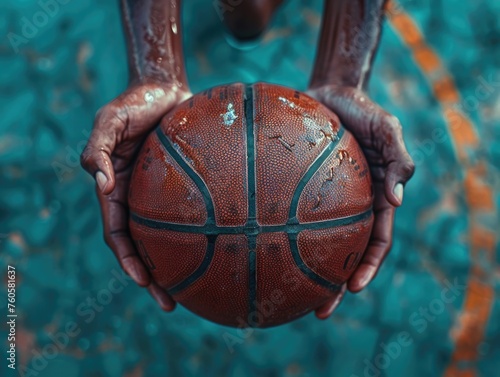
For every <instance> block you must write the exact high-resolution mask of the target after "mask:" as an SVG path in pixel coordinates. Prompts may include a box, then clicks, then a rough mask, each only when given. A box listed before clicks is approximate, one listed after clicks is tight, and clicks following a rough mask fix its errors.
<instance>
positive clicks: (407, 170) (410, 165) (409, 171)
mask: <svg viewBox="0 0 500 377" xmlns="http://www.w3.org/2000/svg"><path fill="white" fill-rule="evenodd" d="M401 173H402V174H403V176H404V177H407V178H410V177H411V176H412V175H413V173H415V163H414V162H413V161H411V160H410V161H406V162H405V163H403V164H402V165H401Z"/></svg>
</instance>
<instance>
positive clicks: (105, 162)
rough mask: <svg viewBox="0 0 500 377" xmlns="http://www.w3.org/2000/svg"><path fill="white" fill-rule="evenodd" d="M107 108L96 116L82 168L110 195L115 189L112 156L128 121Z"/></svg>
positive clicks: (102, 190)
mask: <svg viewBox="0 0 500 377" xmlns="http://www.w3.org/2000/svg"><path fill="white" fill-rule="evenodd" d="M110 109H111V108H110V107H105V108H104V109H103V110H101V111H99V112H98V113H97V115H96V119H95V122H94V129H93V130H92V134H91V135H90V138H89V141H88V143H87V145H86V147H85V149H84V150H83V152H82V154H81V156H80V162H81V165H82V167H83V168H84V169H85V170H86V171H87V172H88V173H89V174H90V175H92V176H93V177H94V179H95V180H96V183H97V185H98V187H99V189H100V190H101V192H102V193H103V194H109V193H111V192H112V191H113V189H114V187H115V171H114V169H113V163H112V161H111V155H112V153H113V151H114V149H115V147H116V143H117V134H118V133H119V132H121V130H123V129H124V128H125V123H124V122H126V120H123V116H122V118H120V117H117V113H116V112H114V111H113V110H110Z"/></svg>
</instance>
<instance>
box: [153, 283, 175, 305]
mask: <svg viewBox="0 0 500 377" xmlns="http://www.w3.org/2000/svg"><path fill="white" fill-rule="evenodd" d="M148 291H149V293H150V294H151V296H152V297H153V298H154V299H155V300H156V302H157V303H158V304H159V305H160V307H161V308H162V310H164V311H166V312H171V311H172V310H174V309H175V301H174V299H173V298H172V297H171V296H170V295H169V294H168V293H167V292H166V291H165V290H164V289H163V288H161V287H160V286H159V285H158V284H157V283H155V282H154V281H151V284H149V286H148Z"/></svg>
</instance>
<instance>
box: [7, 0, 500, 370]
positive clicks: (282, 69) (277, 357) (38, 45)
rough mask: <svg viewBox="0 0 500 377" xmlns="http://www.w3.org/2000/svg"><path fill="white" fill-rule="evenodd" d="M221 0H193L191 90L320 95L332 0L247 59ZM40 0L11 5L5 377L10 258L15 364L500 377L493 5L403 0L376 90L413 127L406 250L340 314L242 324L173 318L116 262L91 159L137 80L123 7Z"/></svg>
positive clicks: (399, 241)
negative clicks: (315, 83)
mask: <svg viewBox="0 0 500 377" xmlns="http://www.w3.org/2000/svg"><path fill="white" fill-rule="evenodd" d="M219 1H222V2H223V3H227V4H230V2H229V1H226V0H215V1H211V0H187V1H185V2H184V46H185V50H184V51H185V55H186V61H187V69H188V74H189V81H190V84H191V88H192V90H193V91H194V92H198V91H201V90H203V89H206V88H208V87H211V86H214V85H217V84H221V83H225V82H232V81H243V82H254V81H268V82H272V83H278V84H283V85H286V86H291V87H294V88H297V89H299V90H305V89H306V87H307V83H308V79H309V75H310V71H311V68H312V63H313V59H314V56H315V51H316V39H317V36H318V31H319V26H320V21H321V10H322V1H319V0H314V1H312V0H311V1H308V2H303V1H299V0H287V1H285V3H284V5H283V6H282V8H281V9H280V10H279V11H278V12H277V14H276V17H275V18H274V21H273V23H272V25H271V27H270V29H269V30H268V31H267V32H266V34H265V35H264V37H263V39H262V41H261V43H260V44H259V45H258V47H256V48H255V49H253V50H250V51H240V50H237V49H234V48H233V47H231V46H230V45H229V44H228V43H227V42H226V40H225V37H224V30H223V27H222V23H221V20H220V17H219V14H218V13H217V9H218V8H217V7H216V5H217V3H218V2H219ZM44 3H45V2H44V1H43V0H42V1H41V2H38V1H35V0H2V1H1V3H0V35H1V39H0V85H1V90H0V130H1V131H0V253H1V254H0V255H1V257H0V269H1V276H2V288H1V290H0V292H2V293H1V294H0V316H2V319H1V320H0V322H1V324H0V329H1V334H0V344H2V353H1V354H2V356H1V360H0V375H1V376H4V375H10V374H9V372H12V371H11V370H10V369H8V368H7V364H8V362H7V360H6V357H5V356H6V354H7V352H5V351H6V349H7V347H6V346H7V343H8V342H7V331H8V329H9V328H8V326H7V324H6V322H7V317H6V315H7V293H6V290H7V265H12V266H14V267H15V268H16V278H17V301H16V310H17V313H18V317H17V328H16V330H17V334H16V343H17V368H18V369H17V371H16V372H15V373H13V375H18V374H19V375H21V376H43V377H45V376H48V377H59V376H65V377H73V376H75V377H76V376H78V377H79V376H82V377H98V376H113V377H114V376H126V377H141V376H154V377H156V376H204V377H210V376H217V377H218V376H238V377H239V376H242V377H246V376H255V375H258V376H269V377H274V376H287V377H313V376H314V377H316V376H341V377H356V376H358V377H360V376H371V377H377V376H387V377H389V376H395V377H400V376H405V377H416V376H447V377H450V376H453V377H454V376H466V377H474V376H488V377H489V376H498V375H499V370H500V321H499V318H500V300H499V291H500V268H499V262H500V260H499V259H500V248H499V242H498V237H500V235H499V230H500V223H499V220H498V208H499V205H500V195H499V192H500V174H499V169H500V68H499V67H500V24H499V19H500V17H499V15H500V3H499V2H498V1H496V0H480V1H474V0H466V1H456V0H432V1H431V0H401V2H400V3H392V6H390V7H389V9H388V12H387V13H388V17H387V20H386V22H385V24H384V28H383V36H382V40H381V43H380V49H379V52H378V55H377V58H376V61H375V64H374V70H373V73H372V79H371V83H370V94H371V96H372V97H373V98H374V99H375V100H376V101H377V102H379V103H380V104H381V105H382V106H383V107H385V108H386V109H387V110H388V111H389V112H392V113H394V114H395V115H396V116H398V117H399V118H400V119H401V121H402V124H403V127H404V134H405V138H406V142H407V144H408V147H409V150H410V153H411V154H412V156H413V158H414V159H415V162H416V165H417V169H416V174H415V176H414V178H413V179H412V180H411V181H410V183H409V184H408V186H407V189H406V191H405V199H404V204H403V206H402V207H401V208H400V209H399V210H398V211H397V215H396V224H395V235H394V246H393V249H392V252H391V254H390V255H389V257H388V258H387V259H386V261H385V264H384V265H383V268H382V270H381V271H380V273H379V275H378V276H377V278H376V279H375V281H373V283H372V284H371V285H370V286H369V287H368V288H367V289H365V290H364V291H363V292H361V293H359V294H357V295H352V294H348V295H347V296H346V298H345V300H344V302H343V303H342V305H341V306H340V308H339V309H338V310H337V311H336V312H335V313H334V315H333V316H332V317H331V318H330V319H328V320H326V321H323V322H321V321H318V320H316V319H315V317H314V316H313V315H308V316H306V317H304V318H302V319H300V320H298V321H296V322H293V323H291V324H288V325H285V326H281V327H278V328H273V329H269V330H248V331H247V332H242V331H241V330H239V331H238V330H235V329H230V328H226V327H222V326H218V325H215V324H212V323H210V322H207V321H205V320H203V319H201V318H198V317H196V316H195V315H193V314H191V313H189V312H188V311H187V310H185V309H184V308H182V307H178V308H177V309H176V311H175V312H174V313H173V314H165V313H163V312H161V311H160V309H159V308H158V307H157V305H156V304H155V302H153V300H152V299H151V298H150V296H149V295H148V293H147V292H146V291H145V290H142V289H140V288H138V287H136V286H135V285H134V284H133V283H132V282H131V281H130V280H129V279H127V278H126V277H124V276H123V275H122V274H121V272H120V269H119V266H118V264H117V262H116V261H115V258H114V256H113V255H112V253H111V251H110V250H108V248H107V247H106V245H105V244H104V241H103V238H102V224H101V220H100V213H99V208H98V203H97V200H96V198H95V196H94V182H93V180H92V179H91V177H90V176H88V175H87V174H86V173H84V172H83V170H82V169H81V168H80V166H79V154H80V152H81V150H82V148H83V147H84V145H85V144H86V140H87V138H88V136H89V131H90V130H91V127H92V122H93V118H94V114H95V112H96V110H97V109H98V108H99V107H101V106H103V105H104V104H105V103H107V102H108V101H110V100H111V99H113V98H114V97H115V96H117V95H118V94H119V93H120V92H122V91H123V90H124V89H125V87H126V85H127V64H126V55H125V42H124V36H123V33H122V29H121V21H120V16H119V7H118V2H117V1H97V0H78V1H76V0H75V1H71V0H64V1H63V0H59V1H58V2H57V4H58V6H57V9H56V10H51V11H49V12H48V11H47V10H46V9H45V8H44V7H43V5H42V4H44ZM398 4H399V5H398ZM52 9H55V8H52ZM27 21H28V22H29V23H36V25H35V28H34V29H33V28H31V29H30V28H26V26H25V24H26V22H27Z"/></svg>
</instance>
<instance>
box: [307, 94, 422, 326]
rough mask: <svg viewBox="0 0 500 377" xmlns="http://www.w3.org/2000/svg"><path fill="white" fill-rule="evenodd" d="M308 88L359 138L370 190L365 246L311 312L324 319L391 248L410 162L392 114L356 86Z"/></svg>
mask: <svg viewBox="0 0 500 377" xmlns="http://www.w3.org/2000/svg"><path fill="white" fill-rule="evenodd" d="M308 94H309V95H310V96H312V97H314V98H316V99H317V100H318V101H320V102H322V103H323V104H324V105H325V106H327V107H328V108H329V109H330V110H332V111H333V112H334V113H335V114H337V116H338V117H339V119H340V121H341V122H342V123H343V125H344V126H345V127H346V129H347V130H348V131H350V132H351V133H352V134H353V135H354V137H355V138H356V140H357V141H358V143H359V144H360V146H361V148H362V150H363V153H364V155H365V157H366V160H367V161H368V165H369V166H370V171H371V176H372V180H373V188H374V195H375V198H374V203H373V213H374V215H375V219H374V223H373V230H372V234H371V237H370V241H369V243H368V247H367V249H366V251H365V253H364V255H363V258H362V259H361V262H360V264H359V265H358V266H357V267H356V270H355V271H354V272H353V274H352V275H351V277H350V278H349V280H348V281H347V282H346V283H345V284H344V286H343V287H342V289H341V291H340V292H339V293H338V294H337V296H336V297H334V298H332V299H331V300H330V301H329V302H327V303H326V304H324V305H322V306H321V307H319V308H318V309H316V316H317V317H318V318H320V319H325V318H328V316H330V314H331V313H332V312H333V310H334V309H335V308H336V307H337V306H338V305H339V303H340V302H341V301H342V297H343V296H344V294H345V291H346V288H347V289H348V290H349V291H351V292H353V293H356V292H359V291H361V290H362V289H364V288H365V287H366V286H367V285H368V284H369V283H370V282H371V281H372V280H373V278H374V277H375V275H376V274H377V272H378V270H379V268H380V265H381V264H382V262H383V260H384V258H385V257H386V256H387V254H388V253H389V250H390V248H391V245H392V231H393V224H394V212H395V210H396V207H399V206H400V205H401V203H402V201H403V188H404V185H405V184H406V182H407V181H408V180H409V179H410V178H411V176H412V175H413V172H414V171H415V165H414V163H413V160H412V159H411V157H410V155H409V154H408V151H407V150H406V147H405V144H404V141H403V133H402V127H401V124H400V122H399V120H398V118H396V117H395V116H394V115H391V114H389V113H388V112H386V111H385V110H383V109H382V108H381V107H380V106H378V105H377V104H375V103H374V102H372V101H371V100H370V98H369V97H368V96H367V95H366V94H365V93H364V92H363V91H362V90H361V89H357V88H354V87H345V86H336V85H327V86H321V87H316V88H312V89H310V90H309V91H308Z"/></svg>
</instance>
